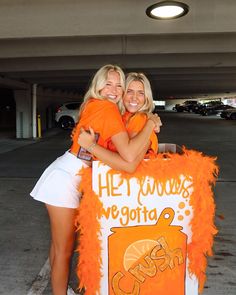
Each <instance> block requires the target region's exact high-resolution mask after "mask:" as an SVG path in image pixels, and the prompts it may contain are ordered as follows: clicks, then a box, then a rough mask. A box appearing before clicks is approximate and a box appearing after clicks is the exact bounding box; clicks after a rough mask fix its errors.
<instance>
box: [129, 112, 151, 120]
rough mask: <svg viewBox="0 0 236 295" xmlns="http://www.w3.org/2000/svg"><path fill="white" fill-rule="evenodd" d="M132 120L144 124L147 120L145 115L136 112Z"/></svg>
mask: <svg viewBox="0 0 236 295" xmlns="http://www.w3.org/2000/svg"><path fill="white" fill-rule="evenodd" d="M131 118H132V120H134V121H141V122H146V121H147V119H148V116H147V114H146V113H143V112H137V113H136V114H134V115H133V116H132V117H131Z"/></svg>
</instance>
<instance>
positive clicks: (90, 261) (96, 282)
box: [76, 149, 218, 295]
mask: <svg viewBox="0 0 236 295" xmlns="http://www.w3.org/2000/svg"><path fill="white" fill-rule="evenodd" d="M166 157H168V159H169V160H168V161H164V160H163V159H164V158H166ZM215 160H216V158H211V157H207V156H204V155H203V154H202V153H200V152H197V151H192V150H187V149H184V153H183V154H181V155H180V154H169V153H168V154H158V155H157V156H156V157H155V158H153V159H151V160H149V161H142V162H141V164H140V165H139V167H138V168H137V170H136V172H135V173H133V174H132V175H131V174H128V173H124V172H119V173H120V174H121V175H122V177H124V178H131V177H136V178H138V179H140V180H141V179H142V178H144V177H146V176H150V177H153V178H155V179H159V180H160V181H163V182H165V181H167V179H170V178H174V179H178V177H179V175H180V174H182V175H185V176H191V177H192V179H193V184H194V190H193V193H192V194H191V196H190V205H191V206H192V208H193V213H194V215H193V218H192V221H191V224H190V225H191V229H192V241H191V242H190V244H188V250H187V252H188V258H189V262H190V263H189V271H190V273H191V274H195V275H196V277H197V279H198V281H199V291H200V292H202V290H203V287H204V283H205V280H206V273H205V272H206V267H207V256H212V254H213V253H212V246H213V239H214V235H216V233H217V229H216V227H215V224H214V217H215V203H214V197H213V192H212V185H214V184H215V182H216V177H217V175H218V167H217V165H216V163H215ZM109 173H116V174H117V171H114V170H112V169H111V170H110V171H109ZM80 174H81V176H82V181H81V184H80V187H79V190H80V191H82V192H83V197H82V200H81V203H80V207H79V208H78V212H77V217H76V226H77V229H78V231H79V235H78V236H79V237H78V247H77V251H78V252H79V262H78V265H77V275H78V278H79V280H80V283H79V288H80V289H82V288H83V287H84V288H85V290H86V291H85V292H86V293H85V294H86V295H95V294H97V293H98V292H99V289H100V280H101V269H100V265H101V244H100V240H99V236H100V224H99V217H100V216H101V212H102V203H101V202H100V200H99V197H98V196H97V195H96V194H95V193H94V192H93V190H92V169H91V168H86V169H83V170H82V171H81V172H80Z"/></svg>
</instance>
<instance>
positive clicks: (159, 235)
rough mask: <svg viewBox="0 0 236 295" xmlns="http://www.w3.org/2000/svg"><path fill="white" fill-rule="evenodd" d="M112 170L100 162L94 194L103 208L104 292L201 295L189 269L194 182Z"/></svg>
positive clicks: (94, 174)
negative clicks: (126, 176)
mask: <svg viewBox="0 0 236 295" xmlns="http://www.w3.org/2000/svg"><path fill="white" fill-rule="evenodd" d="M109 169H110V168H109V167H108V166H104V165H101V163H99V162H94V165H93V190H94V192H95V193H96V194H97V195H98V196H99V197H100V200H101V202H102V204H103V215H102V217H101V220H100V223H101V241H102V264H101V267H102V273H103V275H102V279H101V290H100V294H104V295H105V294H112V295H113V294H114V295H121V294H122V295H123V294H136V295H137V294H165V295H173V294H175V295H185V294H189V295H190V294H191V295H194V294H198V284H197V280H196V278H195V277H194V276H192V277H190V275H189V273H188V269H187V264H188V262H187V243H188V242H189V241H190V240H191V228H190V221H191V218H192V215H193V211H192V207H191V206H190V204H189V197H190V195H191V193H192V190H193V185H192V181H191V178H186V177H184V176H181V175H180V177H179V179H178V180H177V179H169V181H166V182H162V181H161V180H158V179H153V178H150V177H143V179H142V180H141V181H140V180H139V179H137V178H131V179H124V178H122V177H121V176H120V175H119V174H110V173H109V172H108V171H109Z"/></svg>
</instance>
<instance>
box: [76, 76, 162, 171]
mask: <svg viewBox="0 0 236 295" xmlns="http://www.w3.org/2000/svg"><path fill="white" fill-rule="evenodd" d="M123 105H124V108H125V111H124V112H123V115H122V119H123V122H124V124H125V127H126V130H127V132H128V134H129V137H130V138H134V137H135V136H137V134H139V133H140V132H141V131H142V130H143V128H144V127H145V124H146V123H147V121H148V119H149V116H150V115H151V114H152V111H153V109H154V103H153V96H152V90H151V85H150V82H149V80H148V79H147V77H146V76H145V75H144V74H143V73H136V72H132V73H129V74H128V75H127V78H126V87H125V93H124V96H123ZM161 125H162V123H161V120H160V119H159V118H158V123H157V125H156V130H155V132H156V133H158V132H159V131H160V126H161ZM155 132H154V131H153V132H152V133H151V134H150V137H149V140H148V142H147V143H146V145H143V148H142V152H141V153H140V155H139V156H138V157H137V158H136V159H135V160H133V161H130V162H127V161H126V160H125V159H123V158H122V157H120V155H119V154H117V153H114V152H116V148H115V146H114V144H112V143H110V145H109V146H108V149H109V150H110V151H114V152H113V153H112V152H110V151H108V150H107V149H104V147H101V146H99V145H98V144H96V142H95V135H94V131H93V129H92V128H90V134H88V133H87V132H84V131H83V132H81V134H80V135H79V139H78V141H79V144H80V145H81V146H82V147H84V148H85V149H86V148H88V147H89V146H91V145H92V144H93V148H92V149H91V151H90V152H91V153H92V154H93V155H94V156H95V157H97V158H98V159H99V160H101V161H103V162H104V163H105V164H107V165H109V166H111V167H112V168H113V169H117V170H124V171H127V172H130V173H132V172H134V170H135V169H136V167H137V165H138V164H139V163H140V161H141V160H142V159H143V158H149V157H155V155H156V153H157V149H158V140H157V136H156V134H155Z"/></svg>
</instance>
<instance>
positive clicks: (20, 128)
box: [14, 89, 32, 138]
mask: <svg viewBox="0 0 236 295" xmlns="http://www.w3.org/2000/svg"><path fill="white" fill-rule="evenodd" d="M14 96H15V101H16V138H31V137H32V103H31V91H30V89H27V90H15V91H14Z"/></svg>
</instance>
